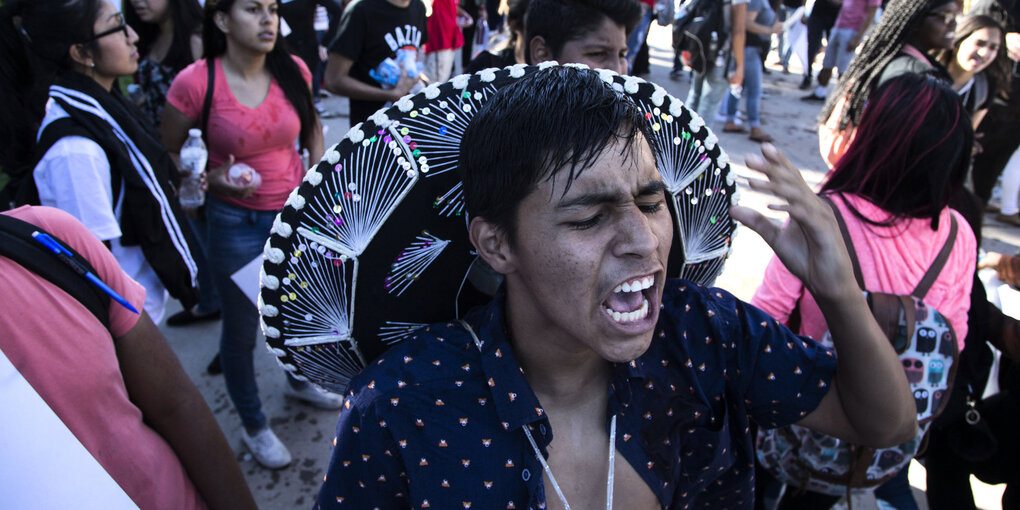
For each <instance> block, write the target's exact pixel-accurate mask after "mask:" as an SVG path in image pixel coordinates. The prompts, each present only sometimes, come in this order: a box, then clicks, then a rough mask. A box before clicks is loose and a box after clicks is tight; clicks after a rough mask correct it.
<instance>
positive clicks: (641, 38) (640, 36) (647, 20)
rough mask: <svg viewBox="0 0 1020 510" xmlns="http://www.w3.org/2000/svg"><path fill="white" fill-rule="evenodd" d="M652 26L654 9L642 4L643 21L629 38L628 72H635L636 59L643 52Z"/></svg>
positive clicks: (641, 20) (640, 21)
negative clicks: (642, 48) (649, 28)
mask: <svg viewBox="0 0 1020 510" xmlns="http://www.w3.org/2000/svg"><path fill="white" fill-rule="evenodd" d="M651 24H652V9H651V8H650V7H648V6H647V5H645V4H641V19H640V20H639V21H638V24H637V26H635V27H634V30H633V31H632V32H631V33H630V36H629V37H627V72H628V73H632V72H634V59H635V58H637V54H638V51H641V45H642V44H644V43H645V38H646V37H648V27H649V26H651Z"/></svg>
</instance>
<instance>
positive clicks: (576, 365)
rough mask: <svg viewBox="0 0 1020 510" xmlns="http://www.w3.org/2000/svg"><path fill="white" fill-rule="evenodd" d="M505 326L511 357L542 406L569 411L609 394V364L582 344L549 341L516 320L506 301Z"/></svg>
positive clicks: (525, 322) (535, 329) (526, 324)
mask: <svg viewBox="0 0 1020 510" xmlns="http://www.w3.org/2000/svg"><path fill="white" fill-rule="evenodd" d="M506 312H507V321H508V322H507V324H508V329H509V331H510V336H511V345H513V348H514V355H515V356H516V357H517V361H518V362H519V363H520V365H521V368H522V369H523V370H524V378H525V379H527V381H528V384H529V385H530V386H531V388H532V390H533V391H534V392H535V395H537V396H538V397H539V401H541V402H542V405H543V406H544V407H548V408H556V409H570V408H575V407H581V406H584V404H585V403H586V402H590V401H591V400H592V399H605V398H606V397H607V395H608V387H609V378H610V375H611V372H612V364H611V363H610V362H608V361H606V360H605V359H602V357H600V356H599V355H598V354H597V353H595V352H594V351H592V350H591V349H590V348H588V347H587V346H585V345H583V344H578V343H576V342H572V341H564V340H563V339H560V338H551V337H550V335H549V334H548V332H547V331H542V330H541V328H535V327H533V326H534V324H533V323H531V322H529V321H527V320H524V319H523V318H518V320H514V319H515V318H514V310H513V306H512V304H511V303H510V302H509V301H508V302H507V310H506Z"/></svg>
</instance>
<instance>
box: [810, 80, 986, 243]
mask: <svg viewBox="0 0 1020 510" xmlns="http://www.w3.org/2000/svg"><path fill="white" fill-rule="evenodd" d="M973 142H974V131H973V129H972V128H971V123H970V116H969V115H967V111H966V110H965V109H964V107H963V104H962V103H961V101H960V97H959V96H958V95H957V94H956V91H955V90H953V88H952V87H951V86H950V85H949V84H948V83H946V82H945V81H943V80H941V79H939V78H938V77H936V76H933V75H932V74H930V73H924V74H913V73H906V74H903V75H900V76H897V77H895V78H892V79H890V80H889V81H887V82H886V83H884V84H883V85H882V86H880V87H879V88H878V90H876V91H875V94H874V96H873V97H872V98H871V100H870V101H869V102H868V104H867V106H866V107H865V108H864V113H863V115H861V123H860V125H859V126H858V129H857V134H856V136H854V139H853V141H852V142H851V143H850V147H849V148H848V149H847V151H846V154H844V155H843V157H841V158H840V159H839V161H837V162H836V166H835V167H833V169H832V172H830V173H829V175H828V176H827V177H826V181H825V183H824V184H823V185H822V191H823V192H840V193H850V194H854V195H858V196H860V197H863V198H865V199H866V200H868V201H869V202H871V203H872V204H874V205H875V206H876V207H878V208H880V209H882V210H883V211H885V212H886V213H887V214H888V217H887V218H886V219H884V220H882V221H874V220H870V219H868V218H865V217H864V216H863V215H861V214H860V212H858V211H856V210H854V209H853V207H851V210H853V213H854V215H855V216H857V217H858V218H860V219H861V220H862V221H865V222H867V223H870V224H873V225H881V226H892V225H894V224H895V223H896V222H897V221H899V220H901V219H903V218H929V219H931V227H932V229H933V230H935V229H938V219H939V215H940V214H941V213H942V210H943V209H944V208H945V207H946V205H947V204H948V203H949V199H950V197H951V196H952V195H953V194H955V193H956V192H957V191H958V190H959V189H960V188H961V187H962V186H963V180H964V177H965V176H966V175H967V169H968V166H969V164H970V152H971V146H972V144H973Z"/></svg>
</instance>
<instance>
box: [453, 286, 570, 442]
mask: <svg viewBox="0 0 1020 510" xmlns="http://www.w3.org/2000/svg"><path fill="white" fill-rule="evenodd" d="M505 304H506V292H505V290H504V288H500V290H499V292H498V293H497V294H496V297H495V298H494V299H493V300H492V301H491V302H490V303H489V304H488V305H487V306H485V307H483V308H480V309H477V310H475V311H473V312H472V313H471V314H469V315H468V317H467V321H466V322H468V324H470V325H471V327H472V328H473V329H474V330H475V332H476V333H477V336H478V341H479V344H480V345H479V350H480V351H481V364H482V367H481V368H482V372H483V373H484V374H485V378H486V382H487V383H488V385H489V391H490V392H491V394H492V404H493V405H494V406H495V408H496V413H497V415H498V416H499V419H500V422H501V424H502V425H503V428H504V429H506V430H514V429H518V428H520V427H523V426H525V425H529V424H534V423H536V422H539V421H543V422H544V421H547V418H546V415H545V410H543V409H542V406H541V404H540V403H539V401H538V397H537V396H536V395H535V392H534V391H532V389H531V385H530V384H528V381H527V379H525V378H524V372H523V370H522V369H521V366H520V364H519V363H518V362H517V358H516V357H515V356H514V352H513V347H512V346H511V345H510V341H509V339H508V338H507V334H506V331H507V330H506V319H505V313H504V309H505ZM542 429H543V430H547V431H548V430H550V428H549V427H542ZM538 436H546V434H536V439H537V438H538ZM544 439H545V442H546V443H548V442H549V441H551V440H552V434H551V432H549V433H548V435H547V437H544Z"/></svg>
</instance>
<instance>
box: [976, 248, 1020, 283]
mask: <svg viewBox="0 0 1020 510" xmlns="http://www.w3.org/2000/svg"><path fill="white" fill-rule="evenodd" d="M990 267H991V268H994V269H995V273H996V275H997V276H998V277H999V279H1000V280H1002V281H1003V282H1005V283H1008V284H1010V285H1012V286H1014V287H1016V286H1020V257H1013V256H1011V255H1005V254H1002V253H999V252H994V251H990V252H988V253H985V256H984V257H981V260H979V261H978V269H987V268H990Z"/></svg>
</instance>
